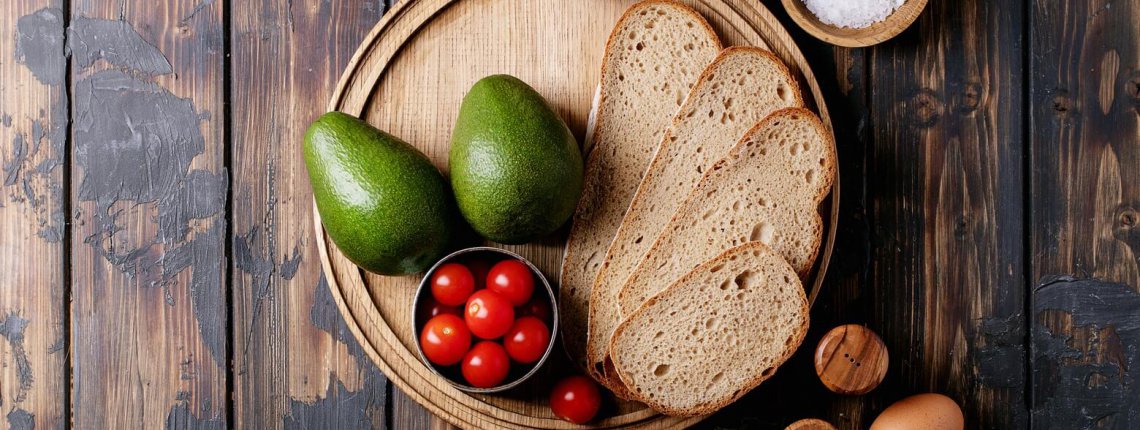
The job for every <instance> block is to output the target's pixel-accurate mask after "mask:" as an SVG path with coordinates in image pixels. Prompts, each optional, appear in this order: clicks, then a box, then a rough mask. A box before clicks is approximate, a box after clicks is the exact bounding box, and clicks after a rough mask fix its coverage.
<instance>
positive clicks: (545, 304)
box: [515, 294, 553, 322]
mask: <svg viewBox="0 0 1140 430" xmlns="http://www.w3.org/2000/svg"><path fill="white" fill-rule="evenodd" d="M515 314H516V315H517V316H519V317H524V316H531V317H535V318H538V319H539V320H541V321H542V322H549V321H553V320H551V319H550V301H549V300H547V298H546V297H545V296H543V295H542V294H536V295H535V296H534V297H533V298H531V299H530V301H529V302H526V304H525V305H522V306H520V307H519V308H518V309H517V310H516V311H515Z"/></svg>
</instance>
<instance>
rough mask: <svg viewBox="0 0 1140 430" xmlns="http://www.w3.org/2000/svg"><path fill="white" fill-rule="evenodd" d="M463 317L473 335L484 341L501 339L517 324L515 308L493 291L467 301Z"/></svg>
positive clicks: (479, 294) (477, 293) (478, 292)
mask: <svg viewBox="0 0 1140 430" xmlns="http://www.w3.org/2000/svg"><path fill="white" fill-rule="evenodd" d="M463 315H464V319H465V320H466V321H467V328H469V329H471V333H472V334H474V335H475V336H478V337H480V338H483V339H495V338H498V337H501V336H502V335H503V334H505V333H506V332H507V330H510V329H511V324H512V323H514V322H515V308H513V307H511V302H508V301H507V299H505V298H503V296H500V295H499V294H498V293H496V292H494V291H491V290H479V291H476V292H475V294H472V295H471V298H469V299H467V308H466V310H465V311H464V312H463Z"/></svg>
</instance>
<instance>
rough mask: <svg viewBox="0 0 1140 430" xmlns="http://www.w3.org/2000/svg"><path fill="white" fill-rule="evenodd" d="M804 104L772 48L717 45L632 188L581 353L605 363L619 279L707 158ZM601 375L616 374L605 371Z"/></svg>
mask: <svg viewBox="0 0 1140 430" xmlns="http://www.w3.org/2000/svg"><path fill="white" fill-rule="evenodd" d="M800 106H803V98H802V97H801V96H800V92H799V90H798V89H797V85H796V82H795V78H793V77H792V75H791V73H790V72H788V68H787V67H786V66H784V64H783V63H782V62H781V61H780V59H779V58H776V56H775V55H772V53H770V52H768V51H766V50H763V49H758V48H740V47H737V48H728V49H725V50H724V51H721V53H720V54H719V55H717V58H716V59H715V60H713V62H712V64H709V66H708V67H706V68H705V70H704V72H702V73H701V76H700V78H699V79H698V80H697V84H696V85H695V86H694V87H693V89H692V91H690V92H689V96H688V97H687V98H686V99H685V102H684V104H683V105H682V106H681V109H680V110H679V111H678V112H677V115H676V116H675V117H674V119H673V125H672V126H670V127H669V129H668V130H666V131H665V135H664V137H663V138H662V141H661V147H660V149H658V150H657V154H656V155H655V156H654V157H653V161H652V162H651V163H650V165H649V169H648V170H647V171H646V172H645V177H644V178H643V179H642V180H641V184H640V185H639V186H638V189H637V194H636V195H635V196H634V198H633V201H632V203H631V204H630V206H629V209H628V210H627V211H626V213H625V217H624V219H623V221H622V223H621V226H620V227H619V228H618V231H617V235H616V236H615V237H614V240H613V242H612V243H611V244H610V246H609V250H608V251H607V252H606V256H605V260H604V263H603V264H602V268H601V270H599V271H598V276H597V278H596V279H595V280H594V284H593V288H592V292H591V294H592V296H593V297H592V298H591V299H590V329H589V333H590V336H589V341H588V345H587V348H586V350H587V356H588V357H589V358H590V363H591V364H592V365H593V366H594V368H595V369H597V368H599V366H598V365H599V364H604V359H605V355H606V353H607V352H608V350H609V345H610V336H611V335H612V333H613V331H614V329H615V328H617V326H618V323H620V322H621V317H622V314H621V312H620V308H619V306H618V304H617V298H618V292H619V291H620V290H621V286H622V283H623V282H624V281H625V280H626V278H628V277H629V274H630V273H631V272H633V269H635V268H636V267H637V263H638V262H640V261H641V259H642V257H644V256H645V253H646V251H648V250H649V247H650V245H652V244H653V239H655V238H656V237H657V236H658V235H659V234H660V233H661V231H662V230H663V229H664V228H665V226H666V225H667V224H668V223H669V220H670V219H672V217H673V213H674V212H676V211H677V208H678V207H679V206H680V205H681V203H682V201H683V199H679V198H677V196H684V195H687V194H688V193H689V191H692V189H693V187H694V186H695V185H696V184H697V182H698V181H700V179H701V176H702V175H703V174H704V172H706V171H707V170H708V169H709V168H710V167H712V164H713V163H715V162H716V161H718V160H720V159H721V158H723V157H724V156H725V155H726V154H727V153H728V151H729V150H730V149H732V147H733V146H734V145H735V144H736V143H737V142H739V141H740V139H741V138H742V137H743V136H744V133H746V132H748V129H750V128H752V127H753V126H755V125H756V123H757V122H758V121H760V120H762V119H764V118H765V117H767V116H768V114H770V113H772V112H774V111H776V110H779V109H782V108H787V107H800ZM602 369H603V374H605V377H606V378H609V379H614V378H616V375H610V374H608V373H606V372H605V371H604V370H605V366H604V365H603V366H602Z"/></svg>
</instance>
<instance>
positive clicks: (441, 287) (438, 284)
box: [431, 263, 475, 306]
mask: <svg viewBox="0 0 1140 430" xmlns="http://www.w3.org/2000/svg"><path fill="white" fill-rule="evenodd" d="M473 292H475V277H474V276H472V275H471V271H470V270H467V267H464V266H463V265H462V264H458V263H447V264H444V265H442V266H439V268H438V269H435V273H432V275H431V295H432V296H434V297H435V299H436V300H439V302H440V303H443V304H445V305H447V306H459V305H462V304H463V303H464V302H466V301H467V298H468V297H471V293H473Z"/></svg>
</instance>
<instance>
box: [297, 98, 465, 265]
mask: <svg viewBox="0 0 1140 430" xmlns="http://www.w3.org/2000/svg"><path fill="white" fill-rule="evenodd" d="M304 151H305V165H306V166H307V167H308V170H309V179H310V180H311V182H312V185H313V197H314V198H315V199H316V201H317V211H318V212H319V213H320V214H321V220H322V221H323V222H324V226H325V231H327V232H328V235H329V237H331V238H332V240H333V242H335V243H336V245H337V247H339V248H340V250H341V251H342V252H344V254H345V255H346V256H347V257H348V259H349V260H352V262H353V263H356V264H357V265H358V266H360V267H362V268H364V269H366V270H368V271H370V272H374V273H379V274H382V275H405V274H412V273H419V272H423V271H424V270H426V269H427V268H429V267H431V265H432V264H435V262H436V261H437V260H439V258H440V257H442V256H443V253H444V251H446V250H447V247H448V245H449V241H450V239H451V235H452V230H453V222H454V221H455V220H457V219H458V217H457V216H456V215H455V203H454V201H453V200H452V196H451V192H450V190H449V189H448V185H447V180H446V179H444V177H443V175H442V174H440V172H439V170H437V169H436V168H435V166H433V165H432V164H431V161H430V160H428V158H427V156H425V155H424V154H423V153H421V152H419V151H418V150H416V148H414V147H412V146H411V145H409V144H407V143H405V142H404V141H402V140H400V139H399V138H396V137H394V136H392V135H390V134H388V133H385V132H383V131H380V130H377V129H376V128H374V127H372V126H371V125H369V124H368V123H366V122H364V121H361V120H360V119H357V118H355V117H353V116H350V115H346V114H343V113H340V112H329V113H326V114H324V115H322V116H321V117H320V118H318V119H317V120H316V121H315V122H313V124H312V125H311V126H310V127H309V130H308V131H307V132H306V133H305V149H304Z"/></svg>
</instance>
